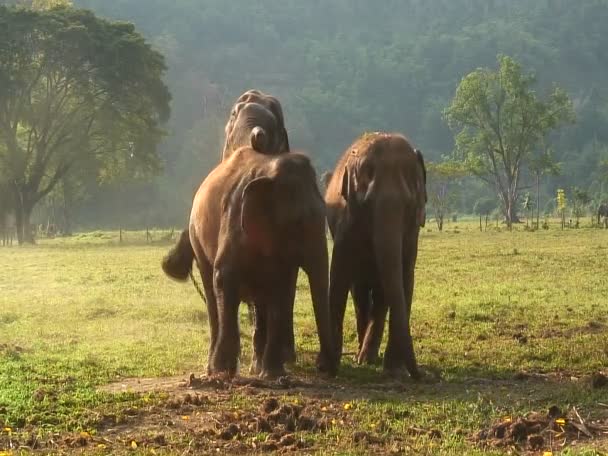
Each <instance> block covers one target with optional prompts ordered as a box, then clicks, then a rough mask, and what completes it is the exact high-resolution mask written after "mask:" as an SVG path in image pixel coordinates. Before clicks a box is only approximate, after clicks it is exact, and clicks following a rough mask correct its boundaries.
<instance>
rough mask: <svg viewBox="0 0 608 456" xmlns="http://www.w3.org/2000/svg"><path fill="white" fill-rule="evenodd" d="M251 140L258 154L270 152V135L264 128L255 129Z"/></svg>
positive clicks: (252, 131)
mask: <svg viewBox="0 0 608 456" xmlns="http://www.w3.org/2000/svg"><path fill="white" fill-rule="evenodd" d="M249 139H250V141H251V147H253V149H254V150H256V151H257V152H260V153H265V152H266V151H267V150H268V134H267V133H266V130H264V129H263V128H262V127H254V128H253V129H252V130H251V135H250V137H249Z"/></svg>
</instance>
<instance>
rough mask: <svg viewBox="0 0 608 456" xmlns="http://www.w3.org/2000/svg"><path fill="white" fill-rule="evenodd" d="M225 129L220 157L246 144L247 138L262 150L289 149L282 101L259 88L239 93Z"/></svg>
mask: <svg viewBox="0 0 608 456" xmlns="http://www.w3.org/2000/svg"><path fill="white" fill-rule="evenodd" d="M224 130H225V134H226V138H225V142H224V148H223V151H222V160H225V159H226V158H228V157H229V156H230V155H231V154H232V152H233V151H234V150H236V149H238V148H239V147H242V146H248V145H249V142H250V141H251V146H252V147H253V148H254V149H255V150H257V151H258V152H261V153H265V154H270V155H274V154H281V153H285V152H289V151H290V148H289V138H288V135H287V129H286V128H285V118H284V116H283V108H282V107H281V103H280V102H279V100H278V99H277V98H275V97H273V96H272V95H268V94H265V93H263V92H262V91H260V90H256V89H251V90H248V91H246V92H245V93H243V94H242V95H241V96H239V98H238V99H237V100H236V102H235V103H234V106H233V107H232V109H231V111H230V117H229V119H228V122H227V123H226V127H225V128H224ZM252 133H254V134H253V135H252Z"/></svg>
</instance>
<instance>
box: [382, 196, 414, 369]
mask: <svg viewBox="0 0 608 456" xmlns="http://www.w3.org/2000/svg"><path fill="white" fill-rule="evenodd" d="M405 212H406V211H405V208H404V207H403V206H402V205H401V204H398V203H397V202H396V201H391V202H388V201H387V202H386V203H384V204H383V203H380V204H377V207H376V210H375V214H374V215H375V217H374V229H373V233H374V235H373V246H374V254H375V257H376V264H377V267H378V274H379V279H380V285H381V287H382V290H383V293H384V299H385V302H386V305H387V306H388V308H389V311H390V314H389V333H388V343H387V348H386V353H385V356H384V368H385V369H387V370H398V369H400V368H401V367H404V366H406V367H407V369H408V371H410V374H412V375H413V376H415V375H416V374H417V368H416V362H415V358H414V351H413V344H412V337H411V332H410V325H409V321H410V308H411V296H409V298H408V296H406V290H405V287H404V285H406V284H407V285H408V287H407V288H408V289H409V285H410V284H409V282H410V280H408V279H407V278H406V277H405V276H404V272H407V274H408V276H409V272H410V271H409V269H410V268H409V265H405V267H406V268H407V269H408V270H407V271H404V264H403V263H404V247H407V246H404V233H405V232H406V226H405V225H406V218H405ZM411 282H412V285H413V277H411Z"/></svg>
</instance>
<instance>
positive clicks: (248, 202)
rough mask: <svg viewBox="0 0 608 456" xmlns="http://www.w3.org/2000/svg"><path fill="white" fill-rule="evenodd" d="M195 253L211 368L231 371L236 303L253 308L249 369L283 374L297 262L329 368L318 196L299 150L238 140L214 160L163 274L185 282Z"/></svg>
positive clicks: (331, 355)
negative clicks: (279, 150) (265, 148)
mask: <svg viewBox="0 0 608 456" xmlns="http://www.w3.org/2000/svg"><path fill="white" fill-rule="evenodd" d="M194 258H195V259H196V261H197V263H198V266H199V268H200V271H201V276H202V281H203V287H204V290H205V295H206V298H207V299H206V300H207V310H208V314H209V323H210V330H211V344H210V349H209V354H210V356H209V365H208V373H209V374H228V375H235V373H236V370H237V358H238V354H239V351H240V335H239V329H238V307H239V303H240V302H241V301H246V302H251V303H253V305H254V306H255V310H256V328H255V332H254V337H253V348H254V350H253V351H254V356H253V360H252V366H251V371H252V373H256V374H260V375H261V376H263V377H275V376H278V375H282V374H283V373H284V367H283V365H284V361H285V360H284V352H283V349H284V346H285V344H286V343H287V340H286V337H287V332H286V331H285V322H286V321H291V319H292V316H290V315H289V314H290V313H291V312H293V300H294V290H295V286H296V279H297V273H298V269H299V268H300V267H302V268H303V270H304V271H305V273H306V274H307V275H308V279H309V282H310V291H311V295H312V302H313V308H314V313H315V319H316V324H317V331H318V335H319V342H320V348H321V349H320V353H319V356H318V358H317V366H318V368H319V370H321V371H327V372H329V373H332V374H333V373H335V371H336V365H337V359H336V357H335V353H336V352H335V349H334V348H333V345H332V344H333V334H332V333H331V322H330V315H329V305H328V276H329V274H328V259H327V243H326V237H325V204H324V201H323V198H322V196H321V194H320V192H319V189H318V186H317V180H316V174H315V171H314V169H313V167H312V165H311V163H310V160H309V159H308V158H307V157H306V156H305V155H302V154H296V153H289V154H281V155H275V156H271V155H265V154H260V153H258V152H256V151H255V150H254V149H253V148H251V147H243V148H240V149H238V150H236V151H234V152H233V153H232V155H231V156H230V157H229V158H228V159H226V160H224V161H223V162H222V163H220V164H219V165H218V166H217V167H216V168H215V169H214V170H213V171H212V172H211V173H210V174H209V176H207V178H206V179H205V180H204V181H203V183H202V184H201V186H200V188H199V190H198V192H197V193H196V195H195V197H194V202H193V205H192V211H191V214H190V227H189V230H187V231H184V232H183V233H182V235H181V236H180V239H179V242H178V244H177V245H176V246H175V247H174V248H173V249H172V250H171V252H169V254H168V255H167V257H165V259H164V260H163V264H162V267H163V269H164V271H165V273H166V274H168V275H169V276H170V277H172V278H175V279H178V280H185V279H186V278H187V277H188V274H189V273H190V270H191V268H192V260H193V259H194Z"/></svg>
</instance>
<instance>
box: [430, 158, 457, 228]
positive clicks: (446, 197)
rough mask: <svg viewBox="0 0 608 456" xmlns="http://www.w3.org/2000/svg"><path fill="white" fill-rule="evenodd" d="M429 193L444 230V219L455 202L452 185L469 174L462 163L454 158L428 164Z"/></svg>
mask: <svg viewBox="0 0 608 456" xmlns="http://www.w3.org/2000/svg"><path fill="white" fill-rule="evenodd" d="M426 169H427V174H428V190H429V191H428V193H429V196H430V198H429V200H430V204H431V207H432V208H433V211H434V213H435V222H436V223H437V228H438V229H439V231H442V230H443V220H444V218H445V216H446V214H448V213H449V211H450V209H451V207H452V205H453V203H454V193H453V189H451V187H452V185H453V184H454V183H455V182H456V181H457V180H458V179H461V178H463V177H465V176H466V175H467V171H466V169H465V168H464V167H463V166H462V164H461V163H459V162H457V161H454V160H444V161H442V162H438V163H432V162H429V163H428V164H427V167H426Z"/></svg>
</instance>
